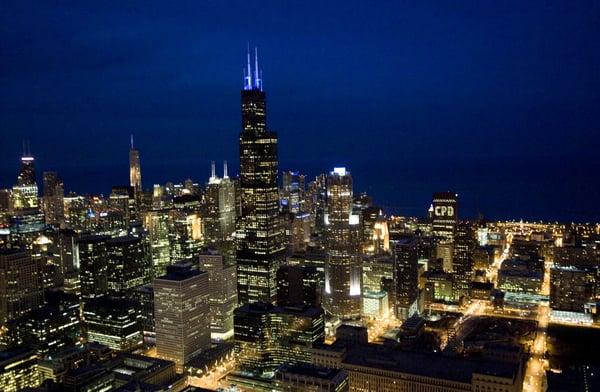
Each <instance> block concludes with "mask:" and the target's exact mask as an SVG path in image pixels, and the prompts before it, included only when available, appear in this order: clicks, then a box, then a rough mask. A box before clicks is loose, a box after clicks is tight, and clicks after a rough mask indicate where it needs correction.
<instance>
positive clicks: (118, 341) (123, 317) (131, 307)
mask: <svg viewBox="0 0 600 392" xmlns="http://www.w3.org/2000/svg"><path fill="white" fill-rule="evenodd" d="M83 319H84V321H85V331H86V337H87V340H88V342H98V343H102V344H106V345H107V346H108V347H110V348H112V349H113V350H121V351H127V350H132V349H135V348H137V347H139V346H140V345H141V344H142V342H143V337H142V328H141V325H140V322H141V320H140V319H141V316H140V312H139V304H138V303H136V302H134V301H131V300H129V299H126V298H114V297H101V298H94V299H90V300H88V301H86V302H85V304H84V310H83Z"/></svg>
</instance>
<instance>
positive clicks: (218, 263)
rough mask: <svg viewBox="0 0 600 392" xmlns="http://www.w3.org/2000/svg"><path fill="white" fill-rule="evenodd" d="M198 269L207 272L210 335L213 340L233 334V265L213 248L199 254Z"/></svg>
mask: <svg viewBox="0 0 600 392" xmlns="http://www.w3.org/2000/svg"><path fill="white" fill-rule="evenodd" d="M200 270H202V271H206V272H208V281H209V291H210V317H211V322H210V331H211V332H210V335H211V339H212V340H213V341H222V340H227V339H229V338H231V337H232V336H233V311H234V310H235V307H236V306H237V285H236V275H235V270H236V268H235V265H233V264H228V263H227V262H226V260H225V258H224V256H223V255H221V254H219V253H218V252H216V251H215V250H213V249H207V250H205V251H204V252H203V253H202V254H200Z"/></svg>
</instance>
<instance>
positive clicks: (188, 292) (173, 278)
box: [153, 263, 211, 369]
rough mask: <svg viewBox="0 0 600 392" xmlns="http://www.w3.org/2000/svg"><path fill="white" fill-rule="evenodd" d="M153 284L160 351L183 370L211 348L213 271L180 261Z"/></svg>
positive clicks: (162, 355) (157, 349)
mask: <svg viewBox="0 0 600 392" xmlns="http://www.w3.org/2000/svg"><path fill="white" fill-rule="evenodd" d="M153 286H154V318H155V324H156V352H157V354H158V357H159V358H162V359H167V360H169V361H173V362H175V363H176V364H177V367H178V368H179V369H181V368H182V367H183V365H184V364H185V363H186V362H188V361H189V360H190V359H192V358H193V357H195V356H196V355H198V354H200V353H201V352H202V351H205V350H208V349H209V348H210V342H211V341H210V331H211V328H210V324H211V318H210V293H209V290H210V283H209V274H208V272H205V271H199V270H198V268H197V266H194V265H192V264H191V263H176V264H173V265H171V266H169V267H167V273H166V275H163V276H161V277H158V278H156V279H155V280H154V284H153Z"/></svg>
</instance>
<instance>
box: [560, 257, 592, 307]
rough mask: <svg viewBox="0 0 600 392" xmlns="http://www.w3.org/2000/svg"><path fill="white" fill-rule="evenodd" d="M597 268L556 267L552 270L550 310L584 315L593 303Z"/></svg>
mask: <svg viewBox="0 0 600 392" xmlns="http://www.w3.org/2000/svg"><path fill="white" fill-rule="evenodd" d="M596 276H597V271H596V268H593V267H591V266H574V265H555V266H554V267H552V269H550V308H552V310H559V311H566V312H577V313H583V312H584V310H585V305H586V304H587V303H590V302H593V300H594V289H595V287H596Z"/></svg>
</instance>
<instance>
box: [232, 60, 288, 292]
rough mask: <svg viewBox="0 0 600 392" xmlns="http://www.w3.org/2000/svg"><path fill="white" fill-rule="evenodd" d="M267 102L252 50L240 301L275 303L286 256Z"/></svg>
mask: <svg viewBox="0 0 600 392" xmlns="http://www.w3.org/2000/svg"><path fill="white" fill-rule="evenodd" d="M266 114H267V113H266V101H265V93H264V91H263V88H262V78H261V77H260V76H259V69H258V58H257V57H256V54H255V63H254V74H253V71H252V69H251V66H250V53H248V65H247V70H246V71H245V77H244V88H243V90H242V132H241V134H240V193H241V205H242V214H241V218H240V219H239V221H238V231H237V238H238V251H237V263H238V264H237V278H238V300H239V303H240V304H245V303H248V302H257V301H263V302H273V301H274V299H275V296H276V292H277V289H276V287H277V285H276V274H277V269H278V267H279V264H280V263H281V261H282V259H283V257H284V248H285V244H284V237H283V235H284V233H283V230H282V224H281V218H280V215H279V192H278V188H277V165H278V162H277V134H276V133H274V132H271V131H269V130H268V129H267V121H266Z"/></svg>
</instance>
